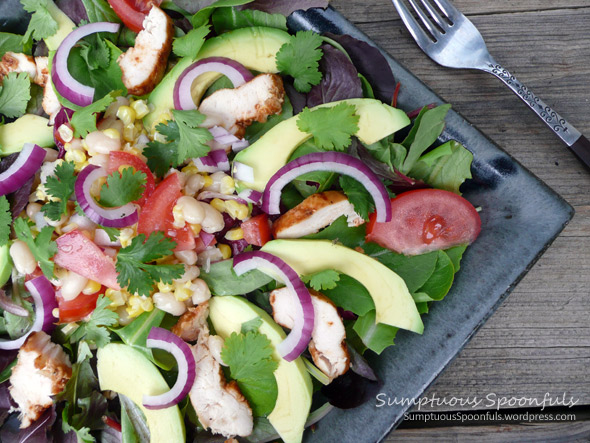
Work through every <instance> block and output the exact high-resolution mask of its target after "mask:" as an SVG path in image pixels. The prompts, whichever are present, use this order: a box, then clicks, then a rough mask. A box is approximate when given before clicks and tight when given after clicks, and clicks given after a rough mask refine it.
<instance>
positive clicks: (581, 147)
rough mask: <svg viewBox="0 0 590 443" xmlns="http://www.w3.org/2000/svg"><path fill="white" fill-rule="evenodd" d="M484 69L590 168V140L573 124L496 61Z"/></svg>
mask: <svg viewBox="0 0 590 443" xmlns="http://www.w3.org/2000/svg"><path fill="white" fill-rule="evenodd" d="M483 70H484V71H486V72H489V73H490V74H493V75H495V76H496V77H498V78H499V79H500V80H502V81H503V82H504V83H505V84H506V86H508V87H509V88H510V89H511V90H512V92H514V93H515V94H516V95H518V97H519V98H520V99H521V100H522V101H523V102H525V103H526V104H527V105H529V107H530V108H531V109H532V110H533V112H534V113H535V114H537V115H538V116H539V118H541V120H543V121H544V122H545V124H546V125H547V126H549V128H550V129H551V130H552V131H553V132H554V133H555V134H556V135H557V136H558V137H559V138H560V139H561V140H563V142H564V143H565V144H566V145H567V146H568V147H569V148H570V150H571V151H572V152H573V153H574V154H575V155H576V157H578V159H579V160H580V161H581V162H582V163H584V164H585V165H586V166H587V167H588V168H590V141H588V139H587V138H586V137H584V136H583V135H582V134H581V133H580V131H578V130H577V129H576V128H575V127H574V126H573V125H571V124H570V123H568V121H567V120H566V119H565V118H563V117H562V116H561V115H559V114H558V113H557V112H556V111H554V110H553V109H552V108H551V107H550V106H549V105H548V104H547V103H545V102H544V101H543V100H541V99H540V98H539V97H537V96H536V95H535V94H534V93H533V92H532V91H531V90H530V89H529V88H527V87H526V86H525V85H523V84H522V83H520V82H519V81H518V80H517V79H516V77H514V75H512V74H511V73H510V72H508V70H507V69H506V68H504V67H502V66H501V65H500V64H498V63H497V62H495V61H492V62H489V63H487V65H486V67H485V68H483Z"/></svg>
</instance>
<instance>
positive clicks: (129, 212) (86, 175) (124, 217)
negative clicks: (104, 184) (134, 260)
mask: <svg viewBox="0 0 590 443" xmlns="http://www.w3.org/2000/svg"><path fill="white" fill-rule="evenodd" d="M108 175H109V174H108V173H107V171H106V170H105V169H103V168H101V167H100V166H96V165H88V166H86V167H85V168H84V169H82V171H81V172H80V174H78V178H77V179H76V185H75V187H74V190H75V194H76V200H78V203H79V204H80V207H81V208H82V210H83V211H84V214H86V217H88V218H89V219H90V220H92V221H93V222H94V223H96V224H98V225H102V226H106V227H108V228H124V227H126V226H131V225H134V224H135V223H137V222H138V220H139V214H138V212H137V207H136V206H135V205H134V204H133V203H127V204H126V205H124V206H121V207H119V208H109V209H107V208H103V207H102V206H100V205H99V204H98V203H96V200H94V197H92V195H90V187H91V186H92V184H93V183H94V182H95V181H96V180H98V179H99V178H101V177H106V176H108Z"/></svg>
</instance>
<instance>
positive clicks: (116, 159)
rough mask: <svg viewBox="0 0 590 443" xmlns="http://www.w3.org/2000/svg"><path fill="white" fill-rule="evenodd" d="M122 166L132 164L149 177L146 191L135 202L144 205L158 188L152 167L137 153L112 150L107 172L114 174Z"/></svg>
mask: <svg viewBox="0 0 590 443" xmlns="http://www.w3.org/2000/svg"><path fill="white" fill-rule="evenodd" d="M121 166H131V167H132V168H133V169H135V170H136V171H142V172H143V173H145V175H146V177H147V178H146V182H145V191H144V193H143V195H142V196H141V198H140V199H139V200H137V201H134V202H133V203H137V204H138V205H139V206H143V205H144V204H145V202H146V201H147V199H148V197H149V196H150V195H152V193H153V192H154V189H156V182H155V181H154V174H152V171H150V168H148V166H147V165H146V164H145V162H144V161H143V160H142V159H140V158H139V157H138V156H137V155H133V154H131V153H129V152H124V151H111V153H110V154H109V163H108V165H107V173H109V174H112V173H113V172H115V171H118V170H119V168H120V167H121Z"/></svg>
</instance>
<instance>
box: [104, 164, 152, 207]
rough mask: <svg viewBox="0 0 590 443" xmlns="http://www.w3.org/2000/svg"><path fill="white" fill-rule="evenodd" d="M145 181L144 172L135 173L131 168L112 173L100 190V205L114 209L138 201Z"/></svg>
mask: <svg viewBox="0 0 590 443" xmlns="http://www.w3.org/2000/svg"><path fill="white" fill-rule="evenodd" d="M146 181H147V176H146V175H145V172H142V171H135V170H134V169H133V168H132V167H129V168H125V169H123V170H122V171H121V172H119V171H114V172H113V173H112V174H111V175H109V176H108V177H107V181H106V183H104V184H103V185H102V187H101V188H100V204H101V205H102V206H105V207H107V208H115V207H118V206H123V205H126V204H127V203H130V202H132V201H135V200H139V199H140V198H141V195H142V194H143V191H144V189H145V184H146Z"/></svg>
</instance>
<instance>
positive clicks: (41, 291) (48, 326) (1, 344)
mask: <svg viewBox="0 0 590 443" xmlns="http://www.w3.org/2000/svg"><path fill="white" fill-rule="evenodd" d="M25 286H26V288H27V290H28V291H29V292H30V293H31V297H33V301H34V302H35V321H34V322H33V325H32V326H31V329H29V330H28V331H27V333H26V334H25V335H23V336H22V337H20V338H17V339H15V340H0V349H18V348H20V347H21V346H22V345H23V343H24V342H25V340H26V339H27V337H28V336H29V335H30V334H31V333H32V332H37V331H44V332H50V331H51V330H52V329H53V328H54V327H55V324H54V320H53V319H54V317H53V310H54V309H55V308H57V301H56V300H55V291H54V290H53V286H52V285H51V283H50V282H49V280H47V278H45V276H44V275H41V276H39V277H35V278H34V279H32V280H29V281H28V282H26V283H25Z"/></svg>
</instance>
